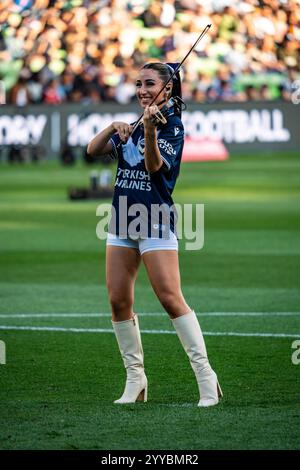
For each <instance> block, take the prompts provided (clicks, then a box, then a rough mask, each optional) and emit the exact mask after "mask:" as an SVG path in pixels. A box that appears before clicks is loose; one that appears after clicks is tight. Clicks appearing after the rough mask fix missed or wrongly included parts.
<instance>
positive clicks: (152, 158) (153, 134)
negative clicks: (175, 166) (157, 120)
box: [143, 106, 163, 173]
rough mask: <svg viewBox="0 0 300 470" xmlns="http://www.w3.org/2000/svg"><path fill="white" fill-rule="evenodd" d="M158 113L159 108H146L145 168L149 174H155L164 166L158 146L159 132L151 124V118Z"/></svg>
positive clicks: (144, 120)
mask: <svg viewBox="0 0 300 470" xmlns="http://www.w3.org/2000/svg"><path fill="white" fill-rule="evenodd" d="M157 111H158V108H157V106H150V108H145V111H144V117H143V122H144V131H145V167H146V170H147V171H148V172H149V173H155V172H156V171H158V170H159V169H160V168H161V167H162V165H163V161H162V158H161V154H160V151H159V148H158V145H157V130H156V127H155V125H154V124H153V123H152V122H151V118H152V117H153V116H154V114H155V113H156V112H157Z"/></svg>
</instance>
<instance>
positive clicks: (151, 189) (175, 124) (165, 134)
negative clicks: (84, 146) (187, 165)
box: [109, 113, 184, 238]
mask: <svg viewBox="0 0 300 470" xmlns="http://www.w3.org/2000/svg"><path fill="white" fill-rule="evenodd" d="M110 142H111V143H112V146H113V155H114V157H115V158H117V159H118V169H117V174H116V179H115V188H114V196H113V202H112V205H113V208H114V209H115V212H114V213H115V219H114V220H113V217H112V220H111V223H110V226H109V232H110V233H115V234H117V235H119V236H124V237H126V236H128V235H129V236H131V232H132V231H131V230H130V228H131V227H133V228H134V229H135V231H136V230H137V231H138V230H139V229H140V233H141V238H146V237H150V236H152V237H159V238H164V237H168V236H169V232H170V230H171V231H172V232H174V233H175V218H176V211H174V210H173V209H171V210H170V207H172V206H173V199H172V196H171V195H172V192H173V189H174V186H175V183H176V179H177V176H178V174H179V169H180V162H181V157H182V150H183V143H184V128H183V125H182V122H181V119H180V117H179V116H177V115H175V114H173V113H172V114H171V115H169V116H168V117H167V123H166V124H160V125H159V126H158V127H157V144H158V148H159V150H160V154H161V158H162V160H163V165H162V166H161V168H160V169H159V170H158V171H157V172H155V173H151V174H150V173H148V171H147V170H146V167H145V160H144V152H145V148H144V147H145V140H144V128H143V126H139V127H138V129H137V130H136V131H135V132H134V133H133V135H132V137H130V138H129V139H128V141H127V143H126V144H124V145H118V144H119V142H120V137H119V135H118V134H115V135H113V136H112V138H111V140H110ZM122 196H123V197H122ZM124 196H126V199H125V198H124ZM125 202H126V206H125ZM135 204H139V205H141V204H142V205H143V207H142V209H143V210H142V213H140V212H137V211H136V209H137V206H135ZM158 207H159V208H160V210H159V211H157V209H158ZM144 208H145V209H144ZM126 210H127V214H125V212H126ZM128 211H129V214H128ZM168 214H169V223H166V218H168ZM137 217H139V220H138V219H137ZM138 221H139V222H142V225H143V227H141V226H139V227H135V222H136V223H137V222H138ZM145 227H147V230H146V232H145Z"/></svg>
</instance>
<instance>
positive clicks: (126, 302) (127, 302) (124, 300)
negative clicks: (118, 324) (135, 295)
mask: <svg viewBox="0 0 300 470" xmlns="http://www.w3.org/2000/svg"><path fill="white" fill-rule="evenodd" d="M109 301H110V305H111V308H112V310H113V312H115V314H117V313H118V312H120V313H122V312H125V311H131V310H132V307H133V299H132V298H131V297H130V296H128V295H120V293H119V292H109Z"/></svg>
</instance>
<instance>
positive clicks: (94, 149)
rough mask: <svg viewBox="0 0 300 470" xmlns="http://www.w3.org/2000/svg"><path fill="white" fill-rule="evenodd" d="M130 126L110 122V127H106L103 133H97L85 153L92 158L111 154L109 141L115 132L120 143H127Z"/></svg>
mask: <svg viewBox="0 0 300 470" xmlns="http://www.w3.org/2000/svg"><path fill="white" fill-rule="evenodd" d="M131 131H132V126H130V125H129V124H126V122H118V121H116V122H112V123H111V124H110V126H108V127H106V128H105V129H104V130H103V131H101V132H99V134H97V135H96V136H95V137H94V138H93V139H92V140H91V142H90V143H89V145H88V147H87V153H88V154H89V155H92V156H93V157H95V156H98V155H105V154H106V153H111V152H112V143H111V142H109V139H110V138H111V137H112V136H113V135H114V134H115V133H116V132H117V133H118V134H119V136H120V139H121V140H122V142H124V143H125V142H127V140H128V138H129V136H130V133H131Z"/></svg>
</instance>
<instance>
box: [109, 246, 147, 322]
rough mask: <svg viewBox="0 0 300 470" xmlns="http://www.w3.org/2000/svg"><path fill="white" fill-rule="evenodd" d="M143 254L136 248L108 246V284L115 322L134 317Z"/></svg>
mask: <svg viewBox="0 0 300 470" xmlns="http://www.w3.org/2000/svg"><path fill="white" fill-rule="evenodd" d="M140 262H141V255H140V253H139V251H138V250H136V249H134V248H127V247H123V246H111V245H108V246H107V247H106V285H107V290H108V296H109V301H110V304H111V309H112V320H113V321H114V322H118V321H125V320H129V319H130V318H133V316H134V314H133V302H134V285H135V280H136V277H137V273H138V269H139V266H140Z"/></svg>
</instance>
